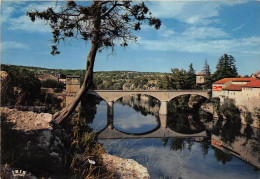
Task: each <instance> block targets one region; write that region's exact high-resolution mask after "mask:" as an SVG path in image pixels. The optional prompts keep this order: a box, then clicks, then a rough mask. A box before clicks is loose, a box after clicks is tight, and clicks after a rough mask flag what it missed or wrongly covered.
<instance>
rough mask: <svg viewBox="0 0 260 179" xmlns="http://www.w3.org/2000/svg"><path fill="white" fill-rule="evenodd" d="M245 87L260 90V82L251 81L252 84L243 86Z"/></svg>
mask: <svg viewBox="0 0 260 179" xmlns="http://www.w3.org/2000/svg"><path fill="white" fill-rule="evenodd" d="M243 87H249V88H260V80H254V81H251V82H249V83H247V84H245V85H243Z"/></svg>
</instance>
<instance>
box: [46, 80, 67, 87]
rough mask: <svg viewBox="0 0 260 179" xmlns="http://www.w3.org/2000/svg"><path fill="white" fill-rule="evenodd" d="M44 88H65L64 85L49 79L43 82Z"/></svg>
mask: <svg viewBox="0 0 260 179" xmlns="http://www.w3.org/2000/svg"><path fill="white" fill-rule="evenodd" d="M41 83H42V87H44V88H64V86H65V85H64V84H63V83H61V82H58V81H55V80H51V79H47V80H43V81H41Z"/></svg>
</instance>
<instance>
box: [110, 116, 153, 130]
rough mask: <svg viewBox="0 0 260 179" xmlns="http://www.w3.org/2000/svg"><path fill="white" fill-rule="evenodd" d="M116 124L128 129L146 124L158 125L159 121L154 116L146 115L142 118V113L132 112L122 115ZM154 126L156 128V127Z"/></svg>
mask: <svg viewBox="0 0 260 179" xmlns="http://www.w3.org/2000/svg"><path fill="white" fill-rule="evenodd" d="M115 125H116V126H119V127H120V128H121V129H124V130H127V129H131V128H140V127H141V126H145V125H154V126H155V127H156V126H157V121H156V119H155V117H154V116H150V115H148V116H146V118H142V119H140V114H138V113H137V114H132V115H130V116H127V117H125V118H124V117H122V118H119V119H116V120H115ZM155 127H154V128H155Z"/></svg>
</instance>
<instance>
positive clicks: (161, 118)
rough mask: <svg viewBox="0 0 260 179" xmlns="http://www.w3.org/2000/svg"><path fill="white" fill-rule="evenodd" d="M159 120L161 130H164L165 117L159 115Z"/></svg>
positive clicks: (165, 126)
mask: <svg viewBox="0 0 260 179" xmlns="http://www.w3.org/2000/svg"><path fill="white" fill-rule="evenodd" d="M159 118H160V123H161V124H160V125H161V129H166V128H167V115H159Z"/></svg>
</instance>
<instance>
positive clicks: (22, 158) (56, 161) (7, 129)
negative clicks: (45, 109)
mask: <svg viewBox="0 0 260 179" xmlns="http://www.w3.org/2000/svg"><path fill="white" fill-rule="evenodd" d="M0 114H1V121H2V124H1V127H2V141H1V144H2V153H3V154H4V155H2V161H3V162H4V163H8V162H12V166H10V168H11V169H17V168H18V169H19V170H23V171H27V172H30V173H31V174H32V176H37V177H51V178H53V177H54V178H55V177H56V178H68V175H70V173H68V170H67V168H68V164H69V163H68V156H71V154H70V153H69V149H70V146H71V143H70V142H71V141H70V140H69V139H68V138H67V135H66V133H65V132H64V130H63V129H62V128H60V127H59V126H55V129H54V127H53V126H51V125H50V121H51V119H52V115H51V114H48V113H33V112H28V111H18V110H17V109H9V108H4V107H0ZM10 149H11V150H10ZM77 155H78V154H77ZM72 157H73V156H72ZM101 158H102V161H103V162H102V163H103V167H104V168H105V169H107V170H108V172H111V173H114V174H115V175H116V176H117V177H118V178H150V177H149V174H148V171H147V169H146V168H145V167H143V166H142V165H140V164H138V163H137V162H135V161H134V160H131V159H122V158H119V157H116V156H112V155H109V154H102V157H101ZM83 163H84V162H83ZM8 171H9V174H10V170H7V173H8ZM66 171H67V172H66Z"/></svg>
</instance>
